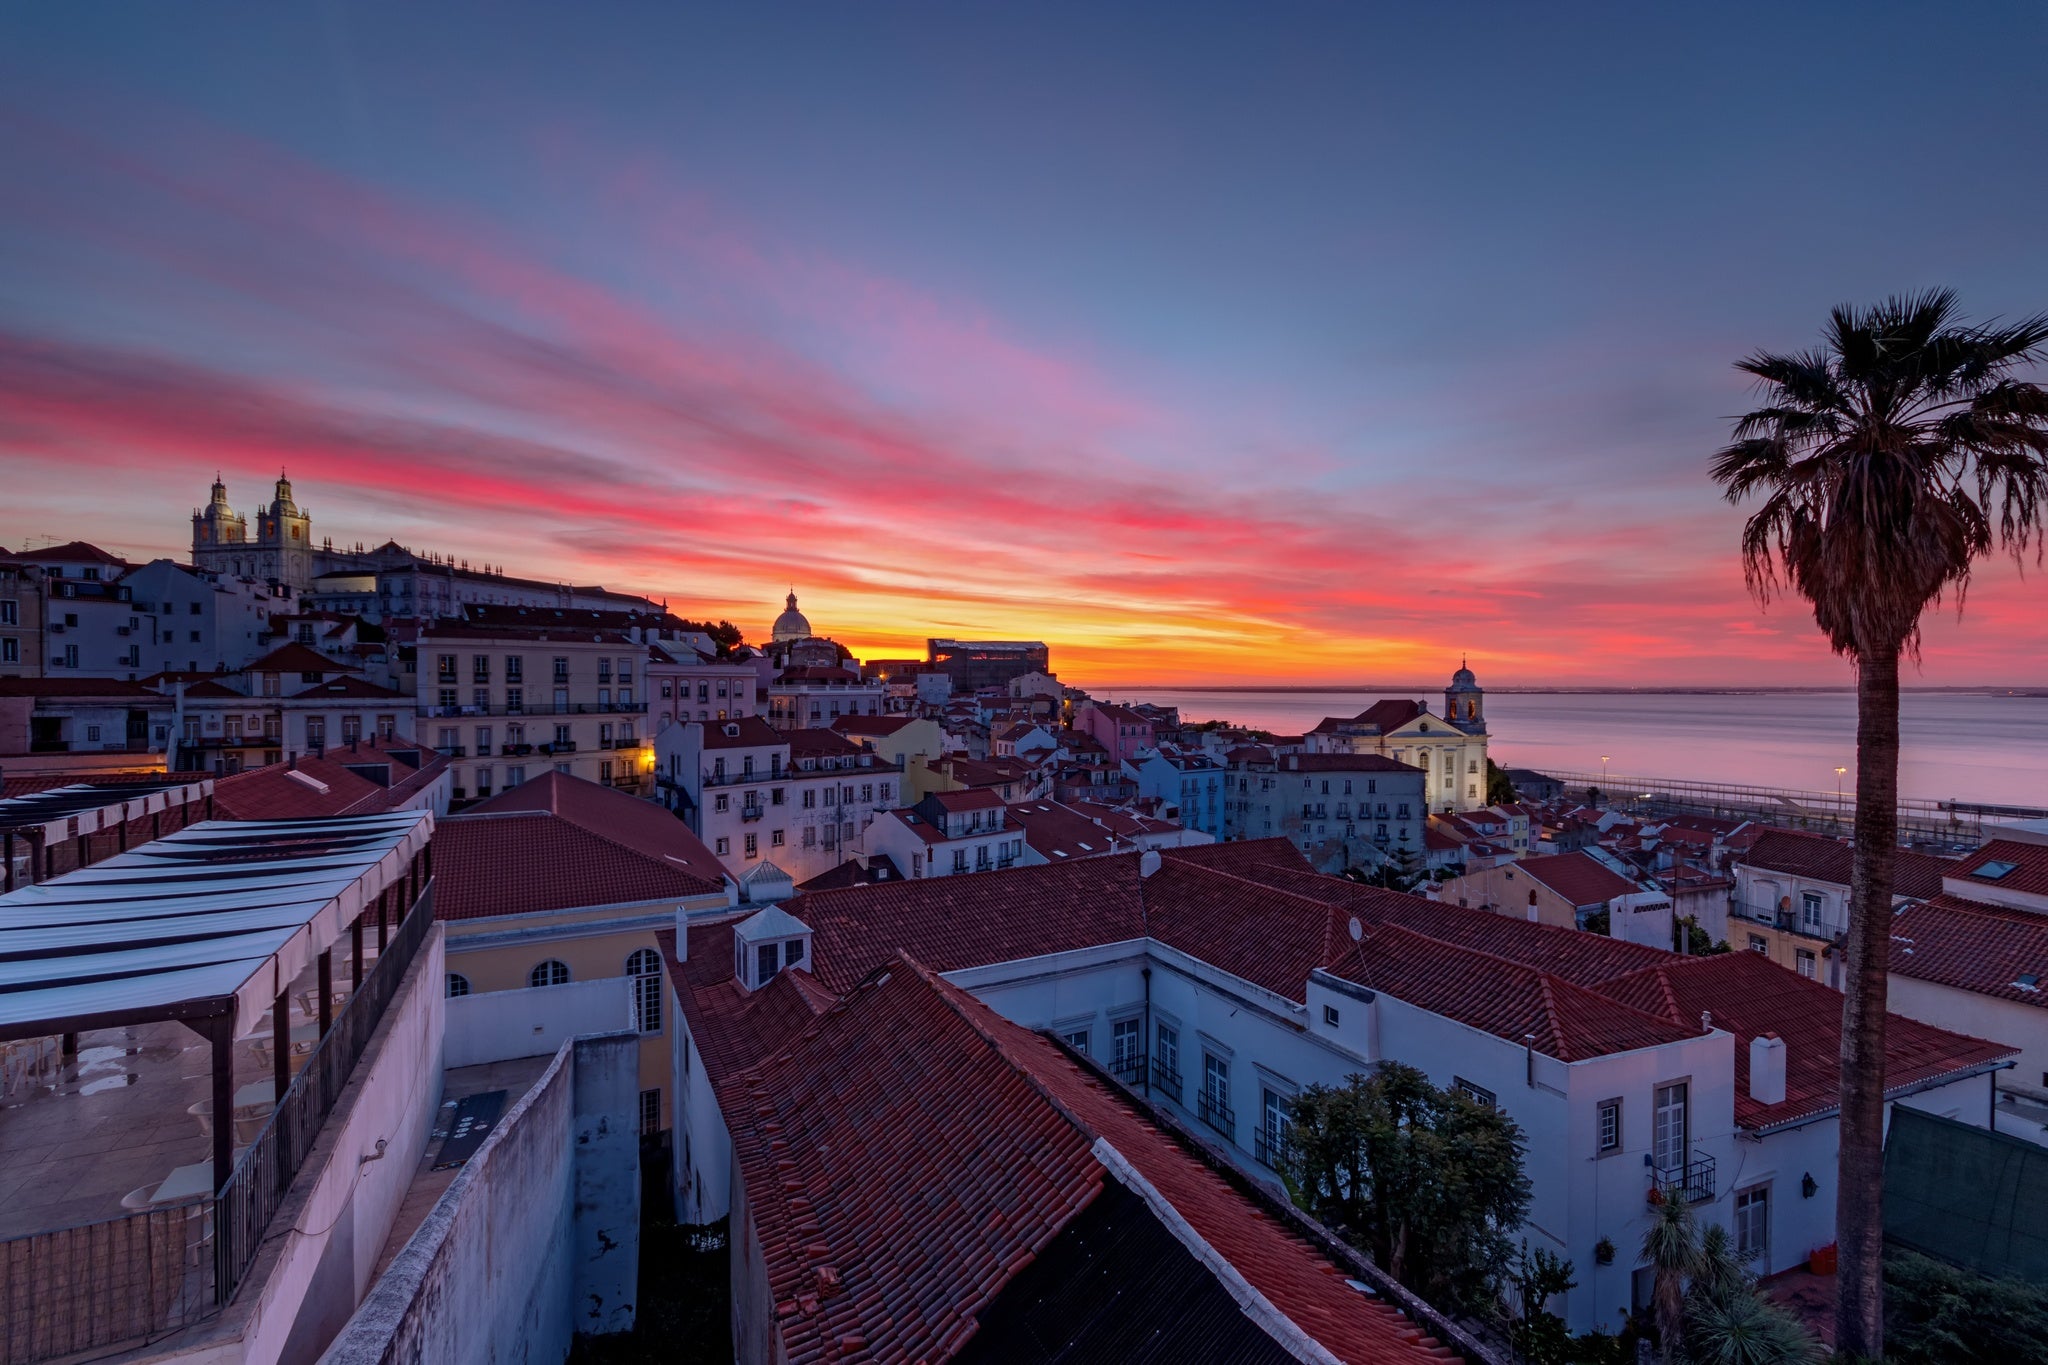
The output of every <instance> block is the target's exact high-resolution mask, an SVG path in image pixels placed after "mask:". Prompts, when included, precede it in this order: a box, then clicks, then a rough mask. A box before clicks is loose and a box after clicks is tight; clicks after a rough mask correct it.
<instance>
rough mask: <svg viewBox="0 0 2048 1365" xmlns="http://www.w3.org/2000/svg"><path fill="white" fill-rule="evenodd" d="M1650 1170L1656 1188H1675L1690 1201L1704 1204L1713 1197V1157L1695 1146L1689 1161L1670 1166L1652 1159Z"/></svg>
mask: <svg viewBox="0 0 2048 1365" xmlns="http://www.w3.org/2000/svg"><path fill="white" fill-rule="evenodd" d="M1646 1159H1650V1158H1646ZM1651 1171H1652V1172H1653V1173H1654V1174H1655V1176H1656V1178H1657V1188H1658V1189H1660V1190H1675V1191H1677V1192H1678V1193H1680V1194H1682V1195H1684V1196H1685V1198H1686V1199H1687V1201H1688V1202H1690V1203H1694V1204H1704V1203H1708V1202H1710V1201H1711V1200H1712V1199H1713V1197H1714V1158H1712V1157H1710V1156H1708V1155H1707V1154H1706V1153H1705V1152H1702V1151H1700V1150H1699V1149H1697V1148H1695V1149H1693V1154H1692V1159H1691V1160H1690V1161H1687V1162H1684V1163H1683V1164H1680V1165H1671V1166H1659V1165H1656V1164H1654V1161H1653V1163H1652V1166H1651Z"/></svg>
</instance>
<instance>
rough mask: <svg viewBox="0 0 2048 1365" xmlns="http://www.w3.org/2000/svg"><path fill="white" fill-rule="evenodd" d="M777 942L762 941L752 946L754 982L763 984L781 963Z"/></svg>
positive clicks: (766, 982) (757, 984)
mask: <svg viewBox="0 0 2048 1365" xmlns="http://www.w3.org/2000/svg"><path fill="white" fill-rule="evenodd" d="M779 948H780V945H779V944H774V943H762V944H757V945H756V946H755V948H754V984H755V985H756V986H765V985H767V984H768V980H769V978H770V977H772V976H774V975H775V972H776V969H777V968H778V967H779V966H780V965H781V962H780V953H779V951H778V949H779Z"/></svg>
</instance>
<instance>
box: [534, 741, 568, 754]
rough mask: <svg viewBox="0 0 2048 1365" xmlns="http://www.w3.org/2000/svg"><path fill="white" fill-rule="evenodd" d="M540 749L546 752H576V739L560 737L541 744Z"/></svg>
mask: <svg viewBox="0 0 2048 1365" xmlns="http://www.w3.org/2000/svg"><path fill="white" fill-rule="evenodd" d="M540 751H541V752H542V753H544V754H573V753H575V752H576V741H575V740H573V739H558V740H555V741H554V742H553V743H551V744H543V745H541V746H540Z"/></svg>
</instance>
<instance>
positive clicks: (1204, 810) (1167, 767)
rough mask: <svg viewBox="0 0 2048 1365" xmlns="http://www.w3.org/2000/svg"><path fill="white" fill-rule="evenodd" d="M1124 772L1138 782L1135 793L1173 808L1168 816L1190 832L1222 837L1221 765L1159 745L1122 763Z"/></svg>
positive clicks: (1200, 754)
mask: <svg viewBox="0 0 2048 1365" xmlns="http://www.w3.org/2000/svg"><path fill="white" fill-rule="evenodd" d="M1124 771H1125V772H1127V773H1129V774H1130V775H1131V776H1132V777H1133V778H1135V779H1136V780H1137V783H1138V794H1139V795H1140V796H1149V797H1152V798H1153V799H1155V800H1157V801H1159V802H1160V803H1161V804H1162V805H1164V806H1170V807H1172V809H1171V810H1168V811H1167V812H1166V814H1167V815H1169V816H1171V817H1173V818H1175V819H1178V820H1179V821H1180V823H1181V824H1182V825H1184V826H1186V827H1187V828H1189V829H1198V830H1200V831H1201V832H1202V833H1204V834H1206V835H1209V836H1210V837H1211V838H1214V839H1221V838H1222V837H1223V826H1224V820H1223V807H1224V790H1223V789H1224V785H1225V778H1226V776H1227V774H1226V773H1225V772H1224V768H1223V764H1222V763H1221V762H1219V761H1218V760H1216V759H1215V758H1213V757H1211V756H1210V755H1208V754H1205V753H1203V752H1202V751H1201V750H1199V749H1183V748H1181V747H1180V746H1179V745H1177V744H1176V745H1162V746H1160V747H1159V748H1157V749H1153V750H1150V751H1148V752H1146V753H1142V754H1140V755H1138V756H1137V757H1135V758H1129V759H1125V760H1124Z"/></svg>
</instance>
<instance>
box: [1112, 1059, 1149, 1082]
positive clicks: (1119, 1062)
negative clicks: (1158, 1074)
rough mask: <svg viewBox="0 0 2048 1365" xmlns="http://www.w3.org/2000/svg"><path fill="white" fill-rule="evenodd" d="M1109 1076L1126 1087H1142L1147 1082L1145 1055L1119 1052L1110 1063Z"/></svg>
mask: <svg viewBox="0 0 2048 1365" xmlns="http://www.w3.org/2000/svg"><path fill="white" fill-rule="evenodd" d="M1109 1074H1110V1075H1112V1076H1114V1077H1116V1078H1117V1079H1118V1080H1120V1081H1122V1082H1123V1083H1124V1084H1125V1085H1142V1084H1143V1083H1144V1080H1145V1054H1144V1053H1142V1052H1119V1053H1117V1054H1116V1055H1115V1056H1114V1057H1111V1058H1110V1061H1109Z"/></svg>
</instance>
